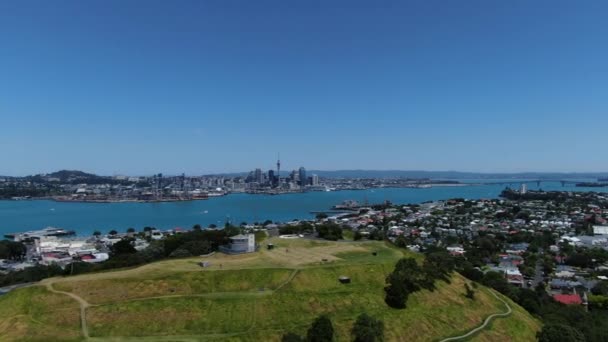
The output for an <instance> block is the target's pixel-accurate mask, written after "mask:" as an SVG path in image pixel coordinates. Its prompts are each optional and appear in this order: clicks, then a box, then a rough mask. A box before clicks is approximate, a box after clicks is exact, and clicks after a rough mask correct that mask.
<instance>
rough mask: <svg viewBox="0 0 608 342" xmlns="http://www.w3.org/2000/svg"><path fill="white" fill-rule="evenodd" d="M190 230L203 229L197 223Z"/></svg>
mask: <svg viewBox="0 0 608 342" xmlns="http://www.w3.org/2000/svg"><path fill="white" fill-rule="evenodd" d="M192 229H194V230H201V229H203V227H201V225H200V224H198V223H197V224H195V225H194V226H192Z"/></svg>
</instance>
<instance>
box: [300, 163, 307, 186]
mask: <svg viewBox="0 0 608 342" xmlns="http://www.w3.org/2000/svg"><path fill="white" fill-rule="evenodd" d="M299 174H300V177H299V178H300V186H301V187H305V186H306V169H305V168H304V166H301V167H300V170H299Z"/></svg>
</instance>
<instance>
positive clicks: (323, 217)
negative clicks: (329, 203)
mask: <svg viewBox="0 0 608 342" xmlns="http://www.w3.org/2000/svg"><path fill="white" fill-rule="evenodd" d="M316 218H317V220H322V219H326V218H327V214H326V213H318V214H317V215H316Z"/></svg>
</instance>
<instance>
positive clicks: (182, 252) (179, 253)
mask: <svg viewBox="0 0 608 342" xmlns="http://www.w3.org/2000/svg"><path fill="white" fill-rule="evenodd" d="M191 256H192V253H190V251H189V250H187V249H185V248H178V249H176V250H174V251H173V252H171V255H169V257H170V258H188V257H191Z"/></svg>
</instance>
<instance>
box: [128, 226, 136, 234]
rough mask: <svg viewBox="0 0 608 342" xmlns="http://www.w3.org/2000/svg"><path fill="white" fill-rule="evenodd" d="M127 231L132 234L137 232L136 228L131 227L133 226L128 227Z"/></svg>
mask: <svg viewBox="0 0 608 342" xmlns="http://www.w3.org/2000/svg"><path fill="white" fill-rule="evenodd" d="M127 233H130V234H132V233H135V228H132V227H131V228H129V229H127Z"/></svg>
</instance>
